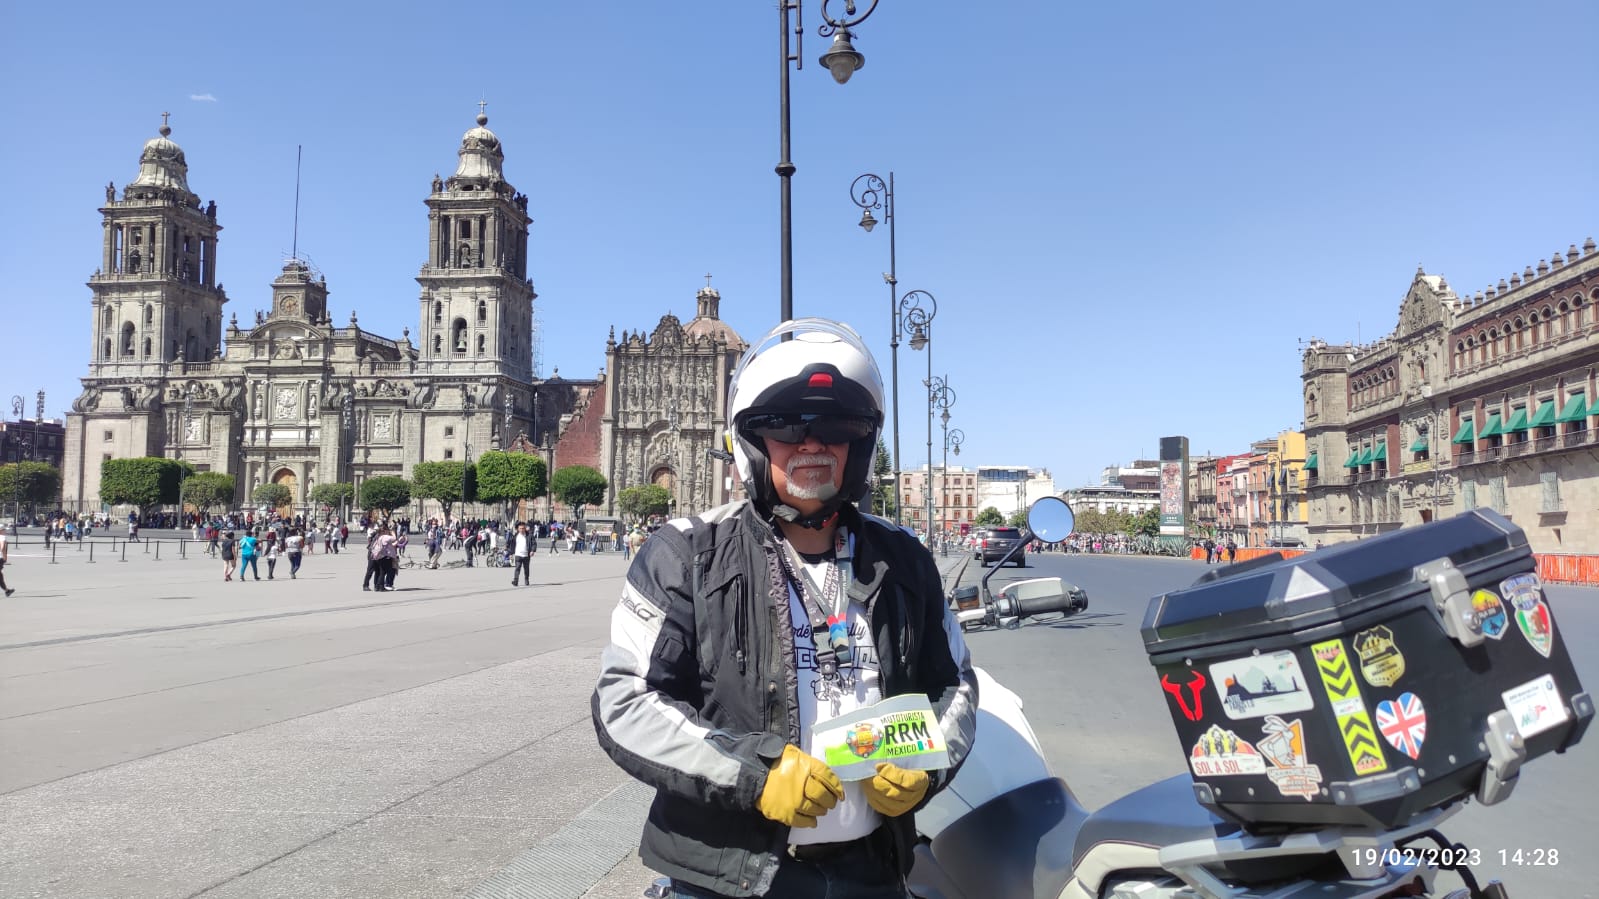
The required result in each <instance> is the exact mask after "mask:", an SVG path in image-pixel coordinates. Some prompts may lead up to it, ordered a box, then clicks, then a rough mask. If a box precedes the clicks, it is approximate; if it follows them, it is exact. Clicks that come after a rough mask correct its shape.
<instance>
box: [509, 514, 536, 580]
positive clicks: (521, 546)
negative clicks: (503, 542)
mask: <svg viewBox="0 0 1599 899" xmlns="http://www.w3.org/2000/svg"><path fill="white" fill-rule="evenodd" d="M531 542H532V538H531V537H529V536H528V534H527V522H525V521H518V522H517V523H516V536H515V537H513V538H512V544H511V564H512V566H513V567H512V568H511V586H513V587H515V586H516V578H517V575H521V576H522V583H524V584H527V585H528V586H529V587H531V586H533V575H531V574H529V573H528V557H529V554H530V553H531V552H532V550H531V549H530V548H529V544H530V543H531Z"/></svg>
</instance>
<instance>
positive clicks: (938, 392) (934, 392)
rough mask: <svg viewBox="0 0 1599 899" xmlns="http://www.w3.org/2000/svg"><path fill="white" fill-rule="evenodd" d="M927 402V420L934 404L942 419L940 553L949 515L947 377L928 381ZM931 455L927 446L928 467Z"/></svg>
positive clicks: (951, 396)
mask: <svg viewBox="0 0 1599 899" xmlns="http://www.w3.org/2000/svg"><path fill="white" fill-rule="evenodd" d="M927 403H928V405H927V411H928V416H929V418H928V421H929V422H931V421H932V418H931V416H932V410H933V407H934V406H937V407H938V408H939V409H940V410H942V412H941V414H940V415H939V418H940V419H941V420H942V421H943V428H944V462H943V464H942V465H940V466H939V468H938V509H939V512H938V530H939V547H940V552H941V553H942V552H945V551H947V548H946V544H945V542H944V539H943V532H944V530H945V529H946V528H947V526H948V522H947V521H946V520H945V517H946V516H948V515H949V407H950V406H953V405H955V391H954V390H952V389H951V388H950V386H949V383H948V378H947V377H937V378H933V379H932V380H931V381H930V382H929V387H928V396H927ZM932 456H933V453H932V447H931V446H929V447H928V452H927V457H928V459H927V466H928V468H932V465H933V460H932ZM928 498H929V499H931V498H932V496H931V494H929V496H928ZM928 521H929V522H931V521H932V516H929V517H928Z"/></svg>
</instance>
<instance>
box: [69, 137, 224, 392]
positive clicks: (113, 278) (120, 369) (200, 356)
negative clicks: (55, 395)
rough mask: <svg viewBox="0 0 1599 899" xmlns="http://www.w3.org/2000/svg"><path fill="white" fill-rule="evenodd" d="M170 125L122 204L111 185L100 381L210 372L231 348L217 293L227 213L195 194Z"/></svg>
mask: <svg viewBox="0 0 1599 899" xmlns="http://www.w3.org/2000/svg"><path fill="white" fill-rule="evenodd" d="M166 118H167V113H162V115H161V133H160V136H159V137H155V138H152V139H151V140H149V141H148V142H146V143H145V145H144V151H143V152H142V153H141V154H140V155H139V174H138V177H136V178H134V179H133V181H132V182H131V183H129V184H128V185H127V186H126V187H124V188H123V189H122V199H120V200H119V199H117V190H116V185H115V184H107V185H106V189H105V199H106V203H105V205H104V206H102V207H101V208H100V214H101V216H102V217H103V219H104V238H103V243H102V247H101V253H100V256H101V260H100V268H99V269H98V270H97V271H96V272H95V273H94V276H93V277H92V278H91V279H90V280H89V289H90V291H92V293H93V297H92V300H91V303H92V305H93V315H94V328H93V334H94V347H93V353H92V355H91V359H92V360H93V361H92V362H91V363H90V367H89V371H90V376H91V377H129V378H131V377H158V376H160V375H162V374H164V373H165V371H166V369H165V366H166V365H167V364H168V363H172V362H178V361H187V362H205V361H208V360H210V359H211V358H212V356H213V355H215V354H216V353H217V352H218V349H219V348H220V346H221V342H222V304H223V303H225V302H227V297H226V296H225V295H224V294H223V292H222V288H221V285H219V284H217V283H216V270H217V261H216V254H217V235H218V233H219V232H221V230H222V226H220V225H218V224H217V204H216V203H215V201H213V202H211V203H208V204H206V206H205V207H204V208H201V206H200V198H199V197H197V196H195V195H194V193H193V192H192V191H190V190H189V183H188V174H189V166H188V163H187V162H186V161H185V160H184V158H183V150H182V148H180V147H179V146H178V145H177V144H175V143H173V142H172V140H171V139H170V137H169V135H171V134H172V128H171V127H169V126H168V125H167V123H166Z"/></svg>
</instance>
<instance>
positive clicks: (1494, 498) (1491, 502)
mask: <svg viewBox="0 0 1599 899" xmlns="http://www.w3.org/2000/svg"><path fill="white" fill-rule="evenodd" d="M1488 507H1489V508H1491V509H1493V510H1494V511H1495V512H1498V513H1499V514H1500V515H1504V514H1506V512H1508V511H1509V510H1508V509H1506V508H1505V478H1504V476H1503V475H1497V476H1495V477H1491V478H1489V479H1488Z"/></svg>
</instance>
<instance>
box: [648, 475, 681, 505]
mask: <svg viewBox="0 0 1599 899" xmlns="http://www.w3.org/2000/svg"><path fill="white" fill-rule="evenodd" d="M650 483H651V484H654V485H655V486H657V487H660V488H662V489H664V490H665V491H666V495H667V496H669V497H671V499H669V500H667V502H668V503H669V505H668V506H667V512H668V514H669V515H670V514H676V511H677V510H676V508H675V507H676V505H677V472H675V471H673V470H672V469H671V467H670V466H665V465H663V466H661V467H660V468H657V469H655V471H654V472H652V473H651V474H650Z"/></svg>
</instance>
